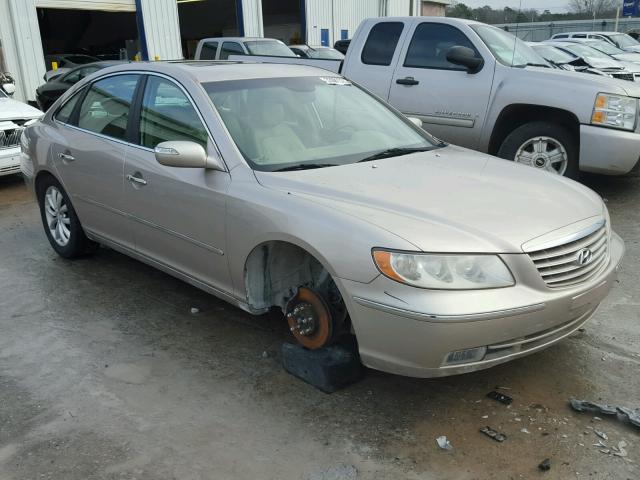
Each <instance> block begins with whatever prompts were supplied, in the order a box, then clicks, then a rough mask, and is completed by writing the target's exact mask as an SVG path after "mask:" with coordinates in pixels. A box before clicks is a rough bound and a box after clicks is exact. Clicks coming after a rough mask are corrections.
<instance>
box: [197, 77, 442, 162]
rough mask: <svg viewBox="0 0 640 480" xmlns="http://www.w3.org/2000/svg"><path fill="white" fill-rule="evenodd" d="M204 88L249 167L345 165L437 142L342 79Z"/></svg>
mask: <svg viewBox="0 0 640 480" xmlns="http://www.w3.org/2000/svg"><path fill="white" fill-rule="evenodd" d="M204 88H205V90H206V91H207V93H208V94H209V97H210V98H211V101H212V102H213V104H214V106H215V108H216V109H217V111H218V113H219V114H220V116H221V118H222V120H223V121H224V123H225V125H226V127H227V129H228V130H229V133H230V134H231V137H232V138H233V140H234V142H235V143H236V145H237V146H238V149H239V150H240V152H241V153H242V155H243V156H244V158H245V159H246V160H247V162H248V163H249V165H250V166H251V167H252V168H253V169H255V170H261V171H276V170H283V169H298V168H300V169H301V168H319V167H326V166H336V165H345V164H349V163H355V162H359V161H363V160H368V159H370V158H369V157H371V156H373V155H379V154H383V153H389V151H391V153H389V154H388V155H386V156H395V155H393V152H400V150H402V152H401V153H398V154H399V155H400V154H404V153H409V152H410V151H413V150H430V149H433V148H436V147H437V146H440V145H441V143H439V141H438V140H436V139H434V138H433V137H431V136H430V135H429V134H427V133H426V132H424V131H423V130H421V129H419V128H417V127H415V126H414V125H413V124H412V123H411V122H409V121H408V120H407V119H406V118H405V117H403V116H402V115H401V114H399V113H396V112H394V111H393V110H391V109H390V108H389V107H387V106H386V105H385V104H384V103H382V102H381V101H379V100H377V99H376V98H375V97H373V96H372V95H370V94H369V93H367V92H365V91H364V90H362V89H361V88H359V87H357V86H355V85H353V84H352V83H351V82H349V81H347V80H345V79H344V78H343V77H336V76H327V77H286V78H260V79H250V80H233V81H222V82H210V83H205V84H204ZM398 149H399V150H398Z"/></svg>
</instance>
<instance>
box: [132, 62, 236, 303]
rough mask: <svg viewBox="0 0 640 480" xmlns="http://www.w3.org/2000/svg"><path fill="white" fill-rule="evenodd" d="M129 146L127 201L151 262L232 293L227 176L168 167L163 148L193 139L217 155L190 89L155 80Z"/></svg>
mask: <svg viewBox="0 0 640 480" xmlns="http://www.w3.org/2000/svg"><path fill="white" fill-rule="evenodd" d="M146 78H147V79H146V86H145V88H144V92H143V95H142V96H141V99H140V108H139V114H136V128H134V132H133V135H134V138H133V140H134V142H135V143H136V144H137V146H133V145H130V146H128V147H127V155H126V157H127V160H126V165H125V169H124V171H125V185H124V199H125V203H126V208H127V213H128V214H129V215H130V216H131V218H132V220H133V226H132V228H133V232H134V236H135V242H136V249H137V251H138V252H139V253H141V254H142V255H144V256H145V257H147V258H149V259H152V260H153V261H155V262H158V263H159V264H160V265H162V266H165V267H169V268H171V269H173V270H176V271H178V272H180V273H182V274H185V275H187V276H188V277H190V278H193V279H197V280H199V281H202V282H204V283H206V284H207V285H209V286H213V287H214V288H216V289H218V290H222V291H227V292H228V291H232V288H231V287H230V277H229V271H228V268H227V262H226V257H225V256H224V250H225V246H226V239H225V211H226V210H225V207H226V192H227V189H228V187H229V184H230V182H231V177H230V175H229V173H228V172H220V171H214V170H207V169H204V168H176V167H167V166H164V165H161V164H160V163H158V162H157V160H156V158H155V154H154V148H155V147H156V145H158V143H161V142H165V141H171V140H188V141H192V142H196V143H199V144H201V145H202V146H203V147H205V149H206V150H207V151H212V149H214V148H215V146H214V144H213V140H212V138H211V137H210V135H209V132H208V130H207V128H206V127H205V124H204V121H203V120H202V117H201V116H200V114H199V112H198V110H197V108H196V106H195V105H194V103H193V102H192V100H191V98H190V96H189V95H188V94H187V92H186V90H184V88H183V87H182V86H180V85H179V84H178V83H176V82H175V81H173V80H172V79H169V78H168V77H164V76H162V77H161V76H156V75H149V76H148V77H146Z"/></svg>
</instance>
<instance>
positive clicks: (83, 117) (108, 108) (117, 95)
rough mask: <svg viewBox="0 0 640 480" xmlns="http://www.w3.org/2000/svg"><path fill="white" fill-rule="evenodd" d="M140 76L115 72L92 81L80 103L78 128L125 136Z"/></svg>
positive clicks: (121, 137) (118, 137)
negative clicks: (110, 75)
mask: <svg viewBox="0 0 640 480" xmlns="http://www.w3.org/2000/svg"><path fill="white" fill-rule="evenodd" d="M139 78H140V75H116V76H113V77H108V78H105V79H102V80H98V81H97V82H94V83H93V84H92V85H91V87H90V88H89V91H88V92H87V95H86V97H85V98H84V100H83V101H82V104H81V105H80V114H79V117H78V127H80V128H84V129H86V130H89V131H90V132H95V133H100V134H102V135H107V136H109V137H113V138H117V139H125V138H126V133H127V122H128V120H129V110H130V107H131V101H132V99H133V93H134V92H135V89H136V85H137V83H138V79H139Z"/></svg>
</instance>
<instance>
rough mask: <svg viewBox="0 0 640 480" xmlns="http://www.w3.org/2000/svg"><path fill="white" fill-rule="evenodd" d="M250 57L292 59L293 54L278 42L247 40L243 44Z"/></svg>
mask: <svg viewBox="0 0 640 480" xmlns="http://www.w3.org/2000/svg"><path fill="white" fill-rule="evenodd" d="M243 43H244V46H245V47H247V51H248V52H249V53H250V54H251V55H266V56H274V57H293V56H295V55H294V53H293V52H292V51H291V49H290V48H289V47H287V46H286V45H285V44H284V43H282V42H281V41H279V40H248V41H245V42H243Z"/></svg>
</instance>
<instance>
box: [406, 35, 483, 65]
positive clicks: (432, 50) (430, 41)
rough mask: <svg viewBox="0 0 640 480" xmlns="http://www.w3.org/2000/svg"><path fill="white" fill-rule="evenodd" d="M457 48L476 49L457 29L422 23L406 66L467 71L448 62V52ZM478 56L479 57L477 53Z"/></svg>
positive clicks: (409, 51) (408, 55) (412, 41)
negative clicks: (452, 48)
mask: <svg viewBox="0 0 640 480" xmlns="http://www.w3.org/2000/svg"><path fill="white" fill-rule="evenodd" d="M457 46H461V47H467V48H471V49H472V50H474V51H475V47H474V46H473V44H472V43H471V42H470V41H469V39H468V38H467V36H466V35H465V34H464V33H462V32H461V31H460V30H458V29H457V28H455V27H452V26H451V25H444V24H442V23H421V24H420V25H418V27H417V28H416V31H415V32H414V34H413V38H412V39H411V44H410V45H409V50H408V51H407V58H406V59H405V61H404V66H405V67H417V68H437V69H441V70H465V68H464V67H462V66H460V65H454V64H453V63H449V62H448V61H447V52H448V51H449V49H450V48H451V47H457ZM476 55H478V53H477V52H476Z"/></svg>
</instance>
